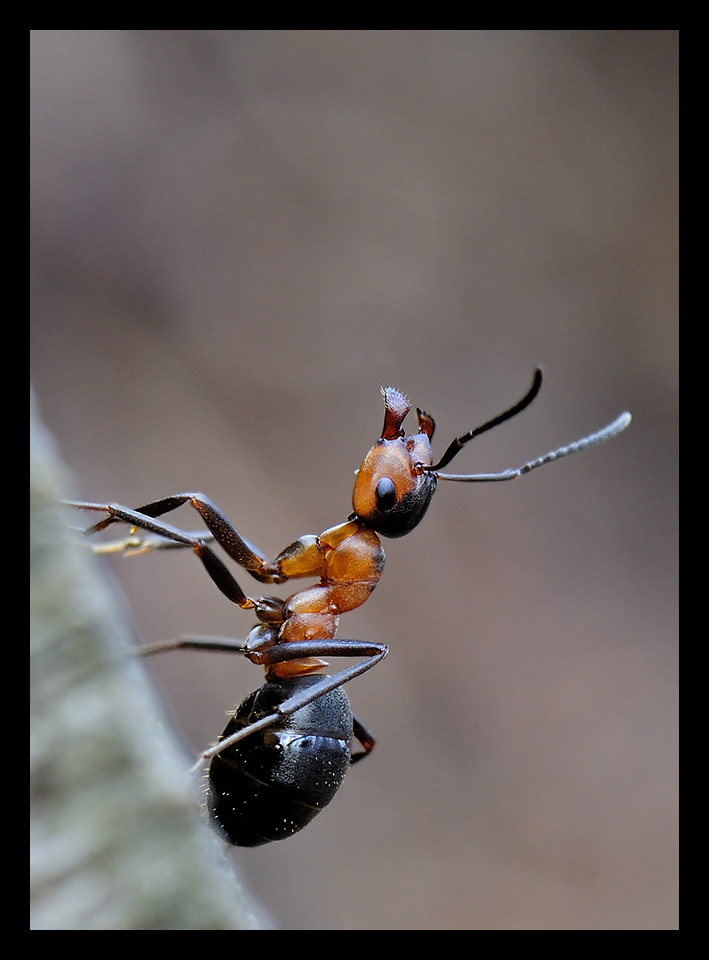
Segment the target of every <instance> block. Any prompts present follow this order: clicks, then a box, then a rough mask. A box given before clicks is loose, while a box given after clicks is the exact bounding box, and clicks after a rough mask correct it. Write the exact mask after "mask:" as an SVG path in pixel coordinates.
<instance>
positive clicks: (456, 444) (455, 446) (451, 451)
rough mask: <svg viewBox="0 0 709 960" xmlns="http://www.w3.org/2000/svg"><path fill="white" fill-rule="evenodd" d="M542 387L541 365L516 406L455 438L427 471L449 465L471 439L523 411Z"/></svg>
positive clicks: (430, 471)
mask: <svg viewBox="0 0 709 960" xmlns="http://www.w3.org/2000/svg"><path fill="white" fill-rule="evenodd" d="M541 389H542V371H541V370H540V369H539V367H537V369H536V370H535V371H534V377H533V379H532V386H531V387H530V388H529V390H528V391H527V392H526V393H525V395H524V396H523V397H522V399H521V400H520V401H519V403H516V404H515V405H514V407H510V409H509V410H505V412H504V413H501V414H500V415H499V416H497V417H494V418H493V419H492V420H488V422H487V423H484V424H483V425H482V426H481V427H476V428H475V430H471V431H470V432H469V433H466V434H463V436H462V437H458V438H457V440H453V441H452V443H451V444H450V446H449V447H448V449H447V450H446V452H445V453H444V454H443V456H442V457H441V459H440V460H439V461H438V463H434V464H433V466H432V467H426V473H436V471H437V470H442V469H443V467H447V466H448V464H449V463H450V462H451V460H452V459H453V457H455V456H457V454H459V453H460V451H461V450H462V449H463V447H464V445H465V444H466V443H467V442H468V441H469V440H472V439H473V437H479V436H480V434H481V433H487V431H488V430H492V428H493V427H497V426H499V425H500V424H501V423H504V422H505V420H510V419H511V418H512V417H515V416H516V415H517V414H518V413H521V412H522V410H524V409H525V408H526V407H528V406H529V405H530V403H531V402H532V400H534V398H535V397H536V396H537V394H538V393H539V391H540V390H541Z"/></svg>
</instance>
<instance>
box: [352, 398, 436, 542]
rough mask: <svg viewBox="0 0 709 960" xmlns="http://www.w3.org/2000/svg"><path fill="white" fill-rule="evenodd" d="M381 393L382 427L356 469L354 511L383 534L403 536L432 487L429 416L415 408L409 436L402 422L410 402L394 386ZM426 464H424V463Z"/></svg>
mask: <svg viewBox="0 0 709 960" xmlns="http://www.w3.org/2000/svg"><path fill="white" fill-rule="evenodd" d="M382 393H383V394H384V405H385V413H384V429H383V430H382V437H381V440H378V441H377V443H376V444H375V445H374V446H373V447H372V449H371V450H370V451H369V453H368V454H367V456H366V457H365V458H364V462H363V463H362V466H361V467H360V468H359V470H358V471H357V479H356V480H355V485H354V491H353V493H352V506H353V508H354V516H356V517H359V518H360V519H361V520H364V521H365V523H367V524H368V525H369V526H370V527H371V528H372V529H373V530H376V532H377V533H381V534H382V536H385V537H403V536H405V535H406V534H407V533H410V532H411V531H412V530H413V529H414V527H416V526H417V525H418V524H419V523H420V522H421V520H422V519H423V516H424V514H425V513H426V510H427V509H428V505H429V503H430V502H431V497H432V496H433V492H434V490H435V489H436V476H435V474H433V473H431V472H430V468H431V465H432V464H433V455H432V453H431V442H430V441H431V437H432V436H433V430H434V426H435V425H434V422H433V418H432V417H429V415H428V414H427V413H424V412H423V411H422V410H417V411H416V416H417V418H418V424H419V432H418V433H416V434H414V435H413V436H410V437H407V436H406V435H405V434H404V430H403V428H402V426H401V424H402V423H403V421H404V417H405V416H406V414H407V413H408V412H409V410H410V409H411V404H410V403H409V401H408V400H407V399H406V397H405V396H404V395H403V393H399V391H398V390H395V389H394V388H393V387H387V388H386V389H385V390H382ZM426 468H428V470H427V469H426Z"/></svg>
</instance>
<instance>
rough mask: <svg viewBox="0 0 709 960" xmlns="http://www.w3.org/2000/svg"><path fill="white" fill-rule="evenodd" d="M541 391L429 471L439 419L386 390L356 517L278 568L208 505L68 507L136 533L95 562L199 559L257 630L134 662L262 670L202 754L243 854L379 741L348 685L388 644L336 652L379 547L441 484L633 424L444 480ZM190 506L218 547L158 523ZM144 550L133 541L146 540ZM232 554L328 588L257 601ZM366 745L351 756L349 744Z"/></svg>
mask: <svg viewBox="0 0 709 960" xmlns="http://www.w3.org/2000/svg"><path fill="white" fill-rule="evenodd" d="M541 385H542V373H541V370H536V371H535V373H534V378H533V380H532V385H531V387H530V389H529V390H528V391H527V393H526V394H525V395H524V397H522V399H521V400H520V401H519V402H518V403H516V404H515V405H514V406H513V407H510V409H509V410H506V411H505V412H504V413H501V414H500V415H499V416H497V417H494V418H493V419H492V420H489V421H487V422H486V423H484V424H483V425H482V426H480V427H477V428H476V429H475V430H470V431H469V432H468V433H466V434H463V436H461V437H458V438H457V439H455V440H453V442H452V443H451V444H450V445H449V447H448V449H447V450H446V451H445V453H444V454H443V456H442V457H441V458H440V460H438V462H437V463H434V462H433V455H432V452H431V443H430V441H431V438H432V437H433V431H434V422H433V418H432V417H430V416H429V415H428V414H427V413H424V412H423V411H422V410H419V409H417V410H416V416H417V419H418V432H417V433H415V434H412V435H411V436H408V437H407V436H406V434H405V433H404V430H403V428H402V423H403V421H404V418H405V417H406V415H407V414H408V413H409V411H410V409H411V404H410V403H409V401H408V400H407V399H406V397H405V396H404V395H403V394H402V393H400V392H399V391H398V390H395V389H394V388H393V387H387V388H386V389H383V390H382V394H383V395H384V408H385V413H384V427H383V430H382V434H381V437H380V439H379V440H378V441H377V442H376V444H375V445H374V446H373V447H372V449H371V450H370V451H369V453H368V454H367V456H366V457H365V458H364V461H363V462H362V465H361V466H360V468H359V470H358V471H357V474H356V480H355V485H354V491H353V495H352V506H353V512H352V513H351V514H350V516H349V517H348V518H347V520H346V521H345V522H344V523H341V524H339V525H338V526H336V527H331V528H330V529H329V530H326V531H325V532H324V533H322V534H320V536H319V537H315V536H304V537H300V538H299V539H298V540H296V541H295V542H294V543H292V544H290V546H288V547H286V548H285V550H284V551H283V552H282V553H281V554H279V556H278V557H276V559H275V561H273V562H272V561H270V560H269V559H268V558H267V557H265V556H264V555H263V554H262V553H261V552H260V551H259V550H257V549H256V548H255V547H254V546H252V545H251V544H250V543H248V542H247V541H246V540H244V539H243V537H241V536H240V534H239V533H237V531H236V530H235V529H234V527H233V526H232V525H231V523H229V521H228V520H227V519H226V517H225V516H224V515H223V514H222V513H221V511H220V510H219V509H218V508H217V507H216V506H215V505H214V504H213V503H211V501H210V500H208V499H207V497H205V496H204V495H203V494H201V493H181V494H177V495H176V496H172V497H165V498H164V499H162V500H155V501H153V502H151V503H147V504H145V505H144V506H142V507H138V508H137V509H136V510H129V509H127V508H125V507H121V506H118V505H114V504H96V503H83V502H82V503H79V502H67V505H68V506H71V507H76V508H77V509H80V510H96V511H99V512H105V513H106V514H107V515H106V516H105V517H104V518H103V519H102V520H100V521H99V522H98V523H96V524H94V525H93V526H92V527H89V529H88V530H86V531H85V533H86V534H87V535H91V534H94V533H98V532H99V531H101V530H105V529H106V527H108V526H110V525H111V524H113V523H117V522H124V523H128V524H130V525H131V527H132V528H133V529H132V531H131V535H130V536H129V537H127V538H126V539H124V540H122V541H119V542H117V543H113V544H107V545H105V546H104V547H98V548H97V551H98V552H107V551H116V550H118V551H123V552H124V553H126V554H127V553H145V552H148V551H151V550H154V549H167V548H170V547H178V548H180V547H190V548H191V549H192V550H193V551H194V552H195V553H196V554H197V556H198V557H199V558H200V560H201V561H202V563H203V564H204V567H205V568H206V570H207V573H208V574H209V576H210V577H211V578H212V580H213V581H214V583H215V584H216V585H217V587H219V589H220V590H221V591H222V593H223V594H224V595H225V596H226V597H227V598H228V599H229V600H231V601H232V603H235V604H237V606H239V607H241V608H242V609H243V610H253V611H254V612H255V614H256V616H257V618H258V620H259V623H258V624H257V626H255V627H254V628H253V629H252V630H251V632H250V633H249V635H248V637H247V639H246V640H245V641H244V642H239V641H236V640H227V639H223V638H218V637H181V638H180V639H178V640H174V641H168V642H165V643H157V644H153V645H151V646H147V647H143V648H141V649H140V650H139V651H138V655H141V656H147V655H151V654H154V653H159V652H163V651H167V650H177V649H186V648H192V649H200V650H220V651H231V652H234V653H240V654H243V656H245V657H246V659H247V660H250V661H251V662H252V663H256V664H260V665H262V666H263V667H265V670H266V682H265V683H264V685H263V686H262V687H260V688H259V689H258V690H256V691H255V692H254V693H252V694H251V695H250V696H248V697H247V698H246V699H245V700H244V701H243V703H241V704H240V705H239V706H238V707H237V708H236V710H235V711H234V713H233V715H232V716H231V718H230V720H229V722H228V724H227V726H226V728H225V729H224V731H223V732H222V734H221V736H220V737H219V740H218V742H217V744H216V745H215V746H213V747H211V748H210V749H209V750H207V751H205V753H204V754H203V756H204V758H206V759H208V760H210V765H209V772H208V777H207V803H206V806H207V814H208V819H209V822H210V824H211V826H212V827H213V828H214V829H215V830H216V831H217V833H219V834H220V835H221V836H222V838H223V839H225V840H227V841H228V842H230V843H232V844H235V845H237V846H246V847H250V846H259V845H260V844H264V843H269V842H271V841H273V840H280V839H283V838H285V837H289V836H291V835H292V834H294V833H297V832H298V831H299V830H302V828H303V827H305V826H306V825H307V824H308V823H309V822H310V821H311V820H312V819H313V817H314V816H315V815H316V814H317V813H319V812H320V810H322V809H323V807H325V806H326V805H327V804H328V803H329V802H330V800H332V798H333V797H334V795H335V793H336V792H337V790H338V789H339V787H340V784H341V783H342V780H343V778H344V776H345V773H346V772H347V770H348V768H349V767H350V766H351V765H352V764H353V763H357V762H358V761H359V760H361V759H362V758H363V757H365V756H367V754H369V753H370V752H371V750H372V749H373V747H374V744H375V741H374V738H373V737H372V735H371V734H370V733H369V731H368V730H367V729H366V728H365V727H364V726H363V725H362V724H361V723H360V721H359V720H358V719H357V718H356V717H355V716H354V715H353V714H352V710H351V709H350V705H349V701H348V699H347V696H346V694H345V693H344V691H343V690H342V686H343V684H345V683H347V682H348V681H350V680H352V679H354V678H355V677H358V676H361V675H362V674H363V673H366V672H367V671H368V670H370V669H371V668H372V667H373V666H375V665H376V664H377V663H379V662H380V661H381V660H383V659H384V657H385V656H386V655H387V647H386V646H384V645H383V644H380V643H369V642H363V641H360V640H338V639H335V633H336V630H337V626H338V622H339V619H340V615H341V614H343V613H346V612H347V611H348V610H354V609H355V608H356V607H359V606H361V604H363V603H364V602H365V600H366V599H367V598H368V597H369V595H370V594H371V592H372V591H373V590H374V588H375V587H376V585H377V583H378V582H379V578H380V577H381V575H382V571H383V569H384V551H383V549H382V546H381V543H380V540H379V534H381V535H382V536H385V537H390V538H396V537H403V536H405V535H406V534H407V533H410V532H411V531H412V530H413V529H414V528H415V527H416V526H418V524H419V523H420V522H421V520H422V519H423V517H424V514H425V513H426V510H427V509H428V506H429V504H430V502H431V498H432V497H433V494H434V491H435V489H436V484H437V482H438V480H452V481H458V482H463V483H489V482H496V481H503V480H513V479H514V478H516V477H521V476H523V475H524V474H526V473H529V472H530V471H531V470H535V469H536V468H537V467H541V466H544V464H547V463H551V462H553V461H554V460H559V459H561V458H562V457H567V456H569V455H570V454H572V453H577V452H578V451H580V450H585V449H586V447H590V446H592V445H594V444H597V443H604V442H605V441H606V440H609V439H610V438H611V437H614V436H615V435H616V434H618V433H620V432H621V431H622V430H625V428H626V427H627V426H628V424H629V423H630V414H629V413H623V414H621V415H620V416H619V417H618V418H617V419H616V420H614V421H613V422H612V423H610V424H609V425H608V426H607V427H604V428H603V429H602V430H599V431H598V432H596V433H592V434H590V435H589V436H587V437H584V438H582V439H581V440H576V441H575V442H574V443H571V444H569V445H568V446H566V447H560V448H559V449H558V450H553V451H552V452H550V453H547V454H545V455H544V456H542V457H539V458H538V459H536V460H532V461H530V462H529V463H526V464H524V466H522V467H518V468H517V469H515V470H505V471H503V472H502V473H487V474H471V475H454V474H446V473H441V472H440V471H441V470H442V469H443V468H444V467H446V466H447V465H448V464H449V463H450V462H451V460H453V458H454V457H455V456H457V454H458V453H459V452H460V451H461V450H462V449H463V447H464V446H465V444H466V443H468V442H469V441H470V440H472V439H473V438H474V437H478V436H480V434H482V433H485V432H486V431H488V430H491V429H492V428H493V427H496V426H498V425H499V424H501V423H504V422H505V421H506V420H509V419H510V418H511V417H514V416H516V414H518V413H520V412H521V411H522V410H524V409H525V408H526V407H528V406H529V404H530V403H531V402H532V401H533V400H534V398H535V397H536V396H537V394H538V393H539V390H540V388H541ZM185 503H189V504H190V505H191V506H192V507H194V508H195V510H197V512H198V513H199V514H200V515H201V517H202V519H203V520H204V522H205V524H206V526H207V528H208V530H209V534H206V535H205V534H202V535H195V534H191V533H186V532H184V531H182V530H178V529H177V528H175V527H172V526H170V525H169V524H167V523H165V522H164V521H162V520H157V519H156V518H157V517H161V516H163V515H164V514H166V513H169V512H170V511H172V510H175V509H177V507H180V506H182V505H183V504H185ZM138 529H140V530H143V531H147V533H148V536H144V535H141V536H140V537H136V536H135V535H134V534H135V531H136V530H138ZM212 541H216V542H217V543H218V544H219V545H220V546H221V547H222V548H223V549H224V550H225V551H226V553H227V554H228V555H229V556H230V557H231V558H232V560H235V561H236V562H237V563H238V564H240V565H241V566H242V567H244V568H245V569H246V570H247V571H248V572H249V573H250V574H251V576H252V577H254V578H255V579H256V580H258V581H259V582H261V583H284V582H285V581H287V580H290V579H292V578H295V577H318V578H319V583H317V584H315V585H314V586H311V587H307V588H306V589H304V590H298V591H297V592H296V593H294V594H292V596H290V597H288V599H287V600H280V599H278V598H276V597H256V598H254V597H249V596H247V595H246V594H245V593H244V592H243V590H242V589H241V587H240V586H239V584H238V583H237V582H236V580H235V579H234V577H233V576H232V574H231V573H230V572H229V570H228V569H227V567H226V566H225V564H224V563H223V562H222V560H220V559H219V557H218V556H217V555H216V553H215V552H214V551H213V549H212V548H211V546H209V543H210V542H212ZM322 657H363V658H365V659H364V660H363V661H362V662H360V663H358V664H356V665H355V666H351V667H347V668H346V669H344V670H341V671H340V672H339V673H336V674H334V676H323V675H322V674H319V673H317V671H319V670H320V669H321V668H322V667H325V666H327V661H325V660H323V659H321V658H322ZM353 739H354V740H356V741H358V742H359V744H360V745H361V748H362V749H361V750H359V751H358V752H353V750H352V747H351V742H352V740H353Z"/></svg>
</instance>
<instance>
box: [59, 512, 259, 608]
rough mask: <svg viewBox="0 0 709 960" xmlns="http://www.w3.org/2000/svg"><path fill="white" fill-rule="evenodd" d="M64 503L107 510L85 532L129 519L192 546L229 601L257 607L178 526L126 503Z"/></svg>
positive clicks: (197, 541) (222, 567)
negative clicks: (132, 508) (103, 516)
mask: <svg viewBox="0 0 709 960" xmlns="http://www.w3.org/2000/svg"><path fill="white" fill-rule="evenodd" d="M65 503H66V504H67V506H72V507H77V509H79V510H103V511H106V512H107V513H108V514H109V515H108V517H105V518H104V520H101V521H100V522H99V523H97V524H95V525H94V526H93V527H90V528H89V530H88V531H86V532H87V533H93V532H94V531H96V530H102V529H104V527H105V526H106V525H107V522H109V521H110V522H116V521H118V520H122V521H123V522H124V523H129V524H130V525H131V526H133V527H140V528H141V529H142V530H149V531H150V532H151V533H156V534H157V535H158V536H160V537H165V538H166V539H168V540H173V541H174V542H175V543H179V544H182V545H183V546H186V547H191V548H192V549H193V550H194V552H195V553H196V554H197V556H198V557H199V559H200V560H201V561H202V563H203V564H204V567H205V569H206V571H207V573H208V574H209V576H210V577H211V578H212V580H213V581H214V583H216V585H217V586H218V587H219V589H220V590H221V592H222V593H223V594H224V596H225V597H227V599H229V600H231V602H232V603H236V604H237V605H238V606H240V607H241V608H242V609H243V610H253V609H256V610H257V611H258V609H259V605H260V601H259V600H252V599H251V598H249V597H247V596H246V594H245V593H244V591H243V590H242V589H241V587H240V586H239V584H238V583H237V582H236V580H235V579H234V577H233V576H232V575H231V573H230V572H229V570H228V569H227V567H226V566H225V565H224V563H222V561H221V560H220V559H219V557H218V556H217V555H216V553H214V551H213V550H212V549H211V548H210V547H208V546H207V544H206V543H205V542H204V540H202V539H200V537H194V536H192V535H191V534H188V533H185V532H184V531H182V530H178V529H177V527H171V526H170V525H169V524H167V523H163V522H162V521H159V520H154V519H153V518H152V517H150V516H149V515H147V514H144V513H140V511H138V510H129V509H128V508H127V507H121V506H119V505H118V504H99V503H75V502H69V501H65Z"/></svg>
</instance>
